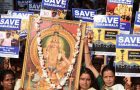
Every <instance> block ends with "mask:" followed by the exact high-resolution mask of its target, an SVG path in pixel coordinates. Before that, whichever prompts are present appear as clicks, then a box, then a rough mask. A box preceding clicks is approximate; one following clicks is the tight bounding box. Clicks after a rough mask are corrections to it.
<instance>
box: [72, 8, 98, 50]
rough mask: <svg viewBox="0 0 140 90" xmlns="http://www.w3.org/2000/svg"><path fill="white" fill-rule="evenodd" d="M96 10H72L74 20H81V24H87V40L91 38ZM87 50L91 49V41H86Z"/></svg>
mask: <svg viewBox="0 0 140 90" xmlns="http://www.w3.org/2000/svg"><path fill="white" fill-rule="evenodd" d="M96 13H97V12H96V10H93V9H80V8H72V16H73V18H74V20H79V21H80V20H82V21H83V22H87V27H86V32H85V33H86V35H87V36H89V37H88V38H89V39H90V38H92V34H93V33H92V32H93V28H94V15H95V14H96ZM90 36H91V37H90ZM88 42H89V43H88V44H89V48H90V49H91V48H92V44H91V42H92V40H89V41H88Z"/></svg>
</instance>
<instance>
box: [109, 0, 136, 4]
mask: <svg viewBox="0 0 140 90" xmlns="http://www.w3.org/2000/svg"><path fill="white" fill-rule="evenodd" d="M133 2H134V1H133V0H108V3H117V4H127V5H133Z"/></svg>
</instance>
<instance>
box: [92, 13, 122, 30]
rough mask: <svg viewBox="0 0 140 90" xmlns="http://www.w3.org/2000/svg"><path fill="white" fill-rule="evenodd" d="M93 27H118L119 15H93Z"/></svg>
mask: <svg viewBox="0 0 140 90" xmlns="http://www.w3.org/2000/svg"><path fill="white" fill-rule="evenodd" d="M94 27H95V28H109V29H120V16H107V15H95V16H94Z"/></svg>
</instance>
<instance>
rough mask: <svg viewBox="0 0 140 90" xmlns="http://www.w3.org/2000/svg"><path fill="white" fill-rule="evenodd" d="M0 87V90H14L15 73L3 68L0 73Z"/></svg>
mask: <svg viewBox="0 0 140 90" xmlns="http://www.w3.org/2000/svg"><path fill="white" fill-rule="evenodd" d="M0 77H1V78H0V82H1V89H0V90H14V86H15V74H14V72H13V71H12V70H3V71H2V72H1V75H0Z"/></svg>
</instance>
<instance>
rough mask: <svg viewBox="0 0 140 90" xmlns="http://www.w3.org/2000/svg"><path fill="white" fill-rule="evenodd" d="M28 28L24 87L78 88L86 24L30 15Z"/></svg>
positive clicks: (33, 89)
mask: <svg viewBox="0 0 140 90" xmlns="http://www.w3.org/2000/svg"><path fill="white" fill-rule="evenodd" d="M29 27H30V30H29V32H28V37H27V43H26V51H25V57H24V66H23V72H22V80H21V81H22V82H21V84H22V87H23V88H24V89H25V90H56V89H63V90H74V89H77V88H78V81H79V74H80V67H81V59H82V51H83V40H82V38H83V37H84V36H83V35H84V33H85V27H86V24H85V23H82V22H77V21H68V20H59V19H50V18H44V17H39V16H31V17H30V26H29ZM77 77H78V78H77Z"/></svg>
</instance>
